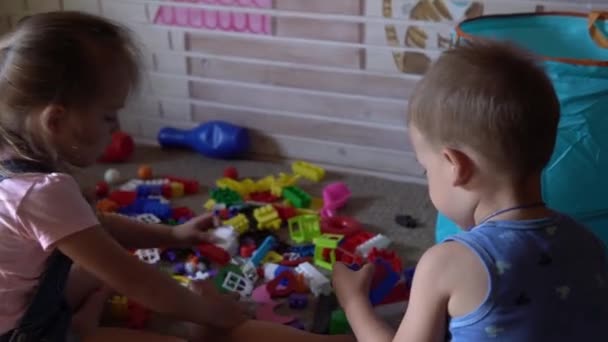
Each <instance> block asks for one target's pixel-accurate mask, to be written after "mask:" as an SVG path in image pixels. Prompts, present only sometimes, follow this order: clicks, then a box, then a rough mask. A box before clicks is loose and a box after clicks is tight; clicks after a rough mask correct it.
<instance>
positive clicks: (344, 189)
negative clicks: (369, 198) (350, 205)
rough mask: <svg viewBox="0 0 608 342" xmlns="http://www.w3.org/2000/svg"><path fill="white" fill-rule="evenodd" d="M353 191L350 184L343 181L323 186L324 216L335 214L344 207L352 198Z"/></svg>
mask: <svg viewBox="0 0 608 342" xmlns="http://www.w3.org/2000/svg"><path fill="white" fill-rule="evenodd" d="M350 197H351V192H350V189H349V188H348V186H346V184H344V183H342V182H336V183H331V184H328V185H327V186H325V188H323V204H324V206H323V212H325V214H327V215H324V216H328V217H331V216H334V214H335V211H336V210H338V209H340V208H342V207H343V206H344V205H345V204H346V202H347V201H348V200H349V199H350Z"/></svg>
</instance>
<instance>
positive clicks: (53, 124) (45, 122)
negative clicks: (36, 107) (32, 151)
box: [40, 104, 67, 135]
mask: <svg viewBox="0 0 608 342" xmlns="http://www.w3.org/2000/svg"><path fill="white" fill-rule="evenodd" d="M66 122H67V111H66V110H65V107H63V106H60V105H54V104H51V105H48V106H46V107H45V108H44V109H43V110H42V113H40V124H41V126H42V129H43V130H44V131H45V132H47V133H50V134H53V135H55V134H59V133H60V132H61V130H62V129H63V128H64V127H65V126H66V125H65V123H66Z"/></svg>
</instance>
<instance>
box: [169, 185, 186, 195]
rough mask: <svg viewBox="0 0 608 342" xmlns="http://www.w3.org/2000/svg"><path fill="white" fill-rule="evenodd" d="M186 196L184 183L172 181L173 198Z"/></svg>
mask: <svg viewBox="0 0 608 342" xmlns="http://www.w3.org/2000/svg"><path fill="white" fill-rule="evenodd" d="M182 196H184V184H183V183H178V182H171V198H177V197H182Z"/></svg>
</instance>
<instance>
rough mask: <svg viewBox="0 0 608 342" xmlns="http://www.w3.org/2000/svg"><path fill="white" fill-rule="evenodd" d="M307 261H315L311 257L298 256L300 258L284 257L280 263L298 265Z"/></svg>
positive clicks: (291, 265)
mask: <svg viewBox="0 0 608 342" xmlns="http://www.w3.org/2000/svg"><path fill="white" fill-rule="evenodd" d="M296 255H297V254H296ZM305 262H314V260H313V258H311V257H306V258H300V257H299V256H298V258H295V259H288V260H285V259H283V261H281V262H280V263H279V264H281V265H283V266H289V267H296V266H298V265H299V264H303V263H305Z"/></svg>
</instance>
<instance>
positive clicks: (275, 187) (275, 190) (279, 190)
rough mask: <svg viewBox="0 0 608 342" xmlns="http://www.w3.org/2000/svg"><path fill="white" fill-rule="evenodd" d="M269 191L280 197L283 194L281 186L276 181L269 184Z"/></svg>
mask: <svg viewBox="0 0 608 342" xmlns="http://www.w3.org/2000/svg"><path fill="white" fill-rule="evenodd" d="M270 193H271V194H272V195H273V196H277V197H281V196H283V187H282V186H280V185H278V184H276V183H273V184H271V185H270Z"/></svg>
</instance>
